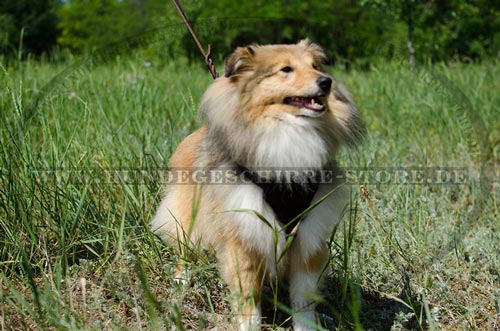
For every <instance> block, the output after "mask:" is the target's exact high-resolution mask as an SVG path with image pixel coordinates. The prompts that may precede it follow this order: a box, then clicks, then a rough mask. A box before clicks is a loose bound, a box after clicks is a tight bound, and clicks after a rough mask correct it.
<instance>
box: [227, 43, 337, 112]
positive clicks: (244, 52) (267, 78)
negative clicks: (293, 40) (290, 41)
mask: <svg viewBox="0 0 500 331" xmlns="http://www.w3.org/2000/svg"><path fill="white" fill-rule="evenodd" d="M325 60H326V56H325V53H324V52H323V50H322V49H321V47H319V46H318V45H316V44H314V43H311V42H310V41H309V40H307V39H306V40H302V41H300V42H299V43H298V44H295V45H266V46H247V47H239V48H237V49H236V51H235V52H234V53H233V54H232V55H231V56H230V57H229V58H228V60H227V62H226V70H225V77H226V78H228V79H229V80H230V82H231V83H233V84H238V86H239V87H240V88H241V89H242V91H249V92H250V91H251V94H250V95H251V96H252V98H251V100H249V101H250V103H251V105H252V109H251V112H252V113H254V115H258V114H259V113H260V115H266V116H281V113H282V112H283V111H285V112H288V113H290V114H293V115H296V116H306V117H318V116H321V115H322V114H323V113H324V112H325V111H326V110H327V99H328V95H329V94H330V91H331V88H332V83H333V79H332V78H331V77H330V76H329V75H327V74H326V73H325V72H324V71H323V65H324V63H325ZM273 106H274V107H273ZM283 106H287V107H283ZM262 112H264V113H265V114H262Z"/></svg>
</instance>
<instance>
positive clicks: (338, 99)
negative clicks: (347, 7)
mask: <svg viewBox="0 0 500 331" xmlns="http://www.w3.org/2000/svg"><path fill="white" fill-rule="evenodd" d="M324 61H325V54H324V52H323V50H322V49H321V47H319V46H318V45H316V44H314V43H311V42H310V41H309V40H302V41H300V42H299V43H297V44H293V45H264V46H259V45H253V46H248V47H240V48H237V49H236V50H235V52H234V53H233V54H232V55H231V56H230V57H229V58H228V60H227V62H226V70H225V75H224V77H220V78H217V79H216V80H215V81H214V83H213V84H212V85H211V86H210V87H209V88H208V90H207V91H206V93H205V95H204V97H203V100H202V102H201V113H202V115H203V117H204V121H205V124H204V125H203V126H202V127H201V128H200V129H198V130H197V131H195V132H194V133H192V134H191V135H189V136H188V137H187V138H186V139H184V141H183V142H182V143H181V144H180V145H179V147H178V148H177V150H176V151H175V153H174V154H173V156H172V158H171V160H170V168H171V170H173V171H175V170H176V169H177V170H178V169H183V170H185V171H189V172H190V173H192V174H194V173H195V172H196V174H197V175H196V176H193V178H195V177H196V178H197V180H193V181H190V182H189V183H188V184H185V183H184V184H176V183H172V184H170V185H168V187H167V189H166V194H165V197H164V199H163V201H162V202H161V204H160V206H159V208H158V211H157V214H156V216H155V218H154V220H153V221H152V223H151V226H152V229H153V231H154V232H155V233H156V234H158V235H159V236H161V237H162V238H163V239H165V240H167V241H168V242H170V243H172V244H173V245H175V246H177V247H179V248H180V249H181V250H183V251H184V253H185V252H187V251H189V247H193V245H194V246H198V245H202V246H203V247H206V248H209V249H211V250H212V251H213V252H214V253H215V255H216V258H217V262H218V267H219V271H220V275H221V277H222V278H223V279H224V280H225V281H226V282H227V284H228V286H229V289H230V292H231V295H232V304H233V309H234V312H235V313H236V314H237V316H238V323H239V328H240V330H255V329H259V327H260V326H259V325H260V320H261V312H260V299H261V289H262V284H263V282H264V280H265V278H266V276H268V275H273V276H286V277H287V278H288V282H289V290H290V291H289V292H290V304H291V308H292V310H293V311H294V315H293V325H294V330H295V331H300V330H314V329H315V328H314V324H315V315H314V309H315V305H314V301H313V299H312V297H313V296H314V294H316V292H317V289H318V284H319V280H320V278H321V274H322V272H323V270H324V268H325V266H326V264H327V262H328V255H329V251H328V247H327V240H328V239H329V237H330V235H331V233H332V231H333V230H334V228H335V226H336V225H337V224H338V222H339V221H340V219H341V217H342V213H343V212H344V211H345V208H346V204H347V201H348V191H347V192H346V188H345V187H343V186H342V181H341V180H327V181H322V180H321V179H320V177H321V176H320V175H321V173H322V170H324V169H334V168H330V167H331V166H332V165H333V164H334V163H333V159H334V156H335V153H336V151H337V150H338V149H339V147H340V146H342V145H355V144H356V143H357V142H358V141H359V140H360V139H361V138H362V135H363V129H364V126H363V123H362V120H361V118H360V116H359V114H358V112H357V109H356V106H355V104H354V102H353V101H352V98H351V96H350V94H349V92H348V91H347V90H346V89H345V88H344V87H343V86H342V85H340V84H339V83H338V82H337V81H336V80H335V79H334V78H332V77H330V76H329V75H328V74H326V73H325V72H324V71H323V67H322V66H323V63H324ZM200 170H203V171H201V172H200ZM278 170H279V171H278ZM281 170H283V171H281ZM290 170H291V171H290ZM214 171H216V172H217V171H219V175H220V174H222V177H221V176H218V181H217V183H215V182H213V181H212V179H213V178H212V177H211V176H210V175H209V174H213V173H214ZM263 171H264V173H265V174H266V176H264V177H263V176H262V175H261V174H262V173H263ZM200 173H202V174H203V175H202V176H201V177H200V175H199V174H200ZM290 173H293V174H294V176H293V178H292V177H290ZM220 178H222V179H223V180H222V181H220ZM329 178H330V179H331V178H332V177H331V176H330V177H329ZM333 178H335V176H333ZM200 179H202V180H200ZM320 199H321V200H322V201H321V202H320V203H319V204H316V202H318V201H320ZM311 205H316V206H315V207H314V208H312V209H311V210H308V211H307V212H306V213H303V215H300V216H301V217H299V218H298V219H297V217H296V216H297V215H299V214H301V212H303V211H304V210H305V209H307V208H308V206H311ZM185 255H186V254H185ZM180 269H181V265H180V267H179V273H178V275H177V277H182V272H180Z"/></svg>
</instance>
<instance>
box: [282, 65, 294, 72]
mask: <svg viewBox="0 0 500 331" xmlns="http://www.w3.org/2000/svg"><path fill="white" fill-rule="evenodd" d="M281 71H283V72H292V71H293V68H292V67H290V66H286V67H283V68H281Z"/></svg>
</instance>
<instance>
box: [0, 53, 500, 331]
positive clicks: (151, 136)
mask: <svg viewBox="0 0 500 331" xmlns="http://www.w3.org/2000/svg"><path fill="white" fill-rule="evenodd" d="M143 61H144V60H143V57H142V56H141V57H138V58H133V57H121V58H119V59H115V60H113V61H110V62H109V63H107V64H106V65H90V64H89V65H86V64H80V65H75V64H73V63H71V64H62V63H58V64H44V63H39V62H35V61H33V60H29V59H28V60H27V61H24V62H19V63H18V64H17V65H16V66H15V67H3V66H0V109H1V110H2V111H0V122H1V123H2V125H1V126H0V321H1V322H2V323H3V324H2V325H4V326H5V329H6V330H23V329H24V330H32V329H36V330H106V331H108V330H159V329H166V330H170V329H172V328H173V326H174V325H176V328H177V329H178V330H182V329H184V330H207V329H214V328H215V327H218V328H219V329H220V330H234V328H233V327H232V325H229V318H230V316H229V315H230V314H229V312H230V307H229V305H228V304H227V292H226V291H225V287H224V285H223V284H222V283H221V282H220V280H219V278H218V277H217V273H216V270H215V267H214V264H213V260H210V259H207V258H206V256H205V255H204V253H203V252H201V251H200V252H194V253H193V255H196V256H199V260H197V261H194V262H192V263H187V264H186V268H187V270H188V271H189V272H190V274H192V275H193V277H192V283H191V286H185V287H183V286H179V285H176V284H175V283H174V282H173V273H174V271H175V267H176V262H177V256H175V255H174V254H173V252H172V249H171V247H169V246H168V245H165V244H164V243H163V242H161V241H159V240H156V238H154V236H153V235H152V234H151V232H150V231H149V229H148V225H147V223H148V222H149V221H150V220H151V219H152V218H153V216H154V213H155V208H156V207H157V205H158V203H159V200H160V196H161V194H162V193H161V192H162V190H163V187H164V185H165V183H164V182H165V180H164V179H165V178H166V177H165V176H164V170H165V167H166V166H167V162H168V159H169V157H170V155H171V153H172V151H173V149H174V148H175V147H176V146H177V145H178V144H179V142H180V141H181V140H182V139H183V138H184V137H185V136H187V135H188V134H189V133H190V132H192V131H193V130H194V129H195V128H196V127H197V126H198V124H197V123H196V116H197V115H196V109H195V108H194V107H193V103H194V104H196V103H198V102H199V100H200V98H201V96H202V94H203V92H204V90H205V89H206V87H207V85H208V84H209V83H210V82H211V80H212V79H211V77H210V75H209V74H208V73H207V72H206V71H205V70H201V69H199V68H197V67H193V66H189V65H185V64H181V63H179V62H177V61H171V62H167V63H166V64H165V65H162V66H155V64H154V63H153V65H144V62H143ZM70 65H72V66H70ZM57 72H63V74H62V75H60V76H57V77H55V76H54V73H57ZM335 75H336V76H337V77H338V78H339V80H340V81H341V82H343V83H345V85H346V86H347V87H348V88H349V89H350V90H351V91H352V92H353V95H354V97H355V100H356V101H357V103H358V105H359V107H360V110H361V112H362V114H363V116H364V119H365V121H366V124H367V128H368V133H369V136H368V137H367V139H366V141H365V142H364V144H363V145H362V146H360V147H359V149H358V150H356V151H353V150H349V151H344V153H342V155H340V156H339V163H340V164H341V165H342V166H345V167H348V168H351V169H364V168H365V167H381V168H382V169H390V168H385V167H407V169H416V170H418V169H420V168H421V167H423V168H422V169H426V168H425V167H430V168H431V169H432V168H434V167H453V168H456V167H458V169H465V173H466V176H465V178H464V181H463V182H461V183H460V182H459V183H458V184H451V183H448V184H426V183H421V184H417V185H406V184H401V185H397V184H381V185H377V184H376V183H370V182H368V183H363V184H364V185H365V186H366V189H367V191H368V192H369V195H368V198H366V197H361V196H360V194H359V193H360V190H359V185H358V184H359V183H358V182H355V183H354V185H353V186H352V190H353V195H352V201H353V203H352V208H351V210H350V212H348V213H347V215H346V216H347V217H346V218H345V223H343V224H342V225H341V226H340V227H339V229H338V231H337V234H336V236H335V237H333V239H332V242H331V249H332V260H331V264H330V268H329V269H328V270H327V271H326V272H325V277H326V279H325V280H326V282H325V300H326V301H325V302H323V303H322V308H321V310H320V312H321V314H320V316H321V318H322V320H324V321H326V322H328V323H329V325H330V327H329V329H330V330H361V329H370V328H371V329H373V330H400V331H409V330H415V329H426V325H425V324H426V320H427V321H429V320H432V323H433V324H434V325H435V330H469V329H477V330H494V328H495V327H496V325H498V298H499V297H500V287H499V285H498V270H500V236H498V227H499V222H498V213H499V206H500V191H499V190H498V174H497V175H496V177H495V170H496V169H495V168H494V166H495V164H497V163H498V160H499V159H500V149H499V147H500V144H499V142H500V135H499V133H500V126H499V123H500V112H498V109H499V108H500V98H499V95H498V90H499V89H500V86H499V80H498V76H499V75H500V67H499V65H498V63H497V62H487V61H486V62H485V63H483V64H471V65H464V64H454V65H453V66H444V65H436V66H433V67H427V68H426V67H421V68H420V69H419V70H416V72H415V73H414V74H413V75H411V74H410V73H409V72H408V70H406V69H405V68H404V66H403V65H402V64H401V63H400V62H391V63H384V64H382V65H381V64H380V63H374V64H373V65H372V69H370V70H367V71H362V72H360V71H357V70H356V69H355V68H354V69H353V70H352V71H350V72H348V73H347V72H343V71H336V72H335ZM49 82H50V83H49ZM471 86H472V87H474V88H471ZM483 169H485V170H488V171H484V170H483ZM497 172H498V171H497ZM481 178H482V179H483V181H484V182H486V184H487V185H490V186H489V191H486V193H489V194H487V195H485V196H484V195H482V193H481V188H480V185H479V184H480V183H479V180H478V179H481ZM282 298H283V297H281V296H280V297H279V299H277V300H278V301H279V304H280V305H281V306H283V309H284V310H285V311H286V309H287V304H286V302H284V301H282V300H281V299H282ZM264 313H265V316H267V317H268V320H267V321H268V322H271V318H272V316H273V315H272V312H271V313H269V311H267V312H266V311H264ZM285 318H286V317H285ZM272 322H273V323H274V320H272ZM205 323H206V324H205ZM429 324H430V323H429ZM228 325H229V326H228ZM335 325H337V326H338V329H336V328H335ZM274 326H276V325H274ZM285 330H289V329H286V328H285Z"/></svg>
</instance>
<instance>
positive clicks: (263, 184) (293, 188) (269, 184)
mask: <svg viewBox="0 0 500 331" xmlns="http://www.w3.org/2000/svg"><path fill="white" fill-rule="evenodd" d="M236 170H237V173H238V175H240V176H241V175H243V176H244V177H245V178H246V179H247V180H249V181H251V182H252V183H253V184H255V185H257V186H259V187H260V188H261V189H262V193H263V195H264V200H265V201H266V202H267V203H268V204H269V206H271V208H272V209H273V211H274V213H275V214H276V217H277V218H278V221H280V222H281V223H282V224H285V225H286V227H285V232H286V233H287V235H290V234H292V235H295V233H296V231H297V229H296V227H297V226H298V224H299V222H300V221H301V219H297V220H294V222H291V221H292V220H293V219H294V218H295V217H296V216H297V215H299V214H300V213H301V212H303V211H304V210H306V209H307V207H309V205H310V204H311V201H312V199H313V197H314V195H315V194H316V192H317V191H318V186H319V184H318V180H317V178H304V180H305V181H306V182H300V183H296V182H293V181H291V182H290V183H283V182H280V181H278V180H276V179H274V180H269V179H267V178H266V179H263V178H260V177H259V175H258V174H257V173H256V172H252V171H250V170H249V169H247V168H245V167H243V166H241V165H237V166H236Z"/></svg>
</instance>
